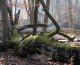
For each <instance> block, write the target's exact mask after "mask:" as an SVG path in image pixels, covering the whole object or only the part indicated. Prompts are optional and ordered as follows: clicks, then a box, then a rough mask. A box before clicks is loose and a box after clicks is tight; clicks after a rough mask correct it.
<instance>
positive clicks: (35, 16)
mask: <svg viewBox="0 0 80 65" xmlns="http://www.w3.org/2000/svg"><path fill="white" fill-rule="evenodd" d="M36 4H39V0H35V10H34V23H33V35H36V33H37V20H38V5H36Z"/></svg>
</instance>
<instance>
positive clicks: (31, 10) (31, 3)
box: [28, 0, 34, 24]
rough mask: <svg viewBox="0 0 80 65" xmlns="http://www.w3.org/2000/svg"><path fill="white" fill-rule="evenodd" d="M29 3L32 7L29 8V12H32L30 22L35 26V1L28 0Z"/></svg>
mask: <svg viewBox="0 0 80 65" xmlns="http://www.w3.org/2000/svg"><path fill="white" fill-rule="evenodd" d="M28 2H29V5H32V6H29V12H30V21H31V24H33V21H34V6H33V5H34V0H28Z"/></svg>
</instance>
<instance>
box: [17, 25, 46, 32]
mask: <svg viewBox="0 0 80 65" xmlns="http://www.w3.org/2000/svg"><path fill="white" fill-rule="evenodd" d="M32 27H33V24H30V25H24V26H22V27H20V28H19V29H18V32H20V31H22V30H24V29H26V28H32ZM37 27H47V25H46V24H37Z"/></svg>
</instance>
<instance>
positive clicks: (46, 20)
mask: <svg viewBox="0 0 80 65" xmlns="http://www.w3.org/2000/svg"><path fill="white" fill-rule="evenodd" d="M49 6H50V0H46V7H47V9H48V11H49ZM44 23H45V24H47V23H48V16H47V14H45V16H44ZM46 30H47V27H44V28H43V31H44V32H46Z"/></svg>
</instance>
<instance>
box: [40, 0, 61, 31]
mask: <svg viewBox="0 0 80 65" xmlns="http://www.w3.org/2000/svg"><path fill="white" fill-rule="evenodd" d="M39 1H40V2H41V4H42V6H43V8H44V11H45V13H46V14H47V16H48V17H49V18H50V20H51V21H52V23H53V24H54V25H55V27H56V32H58V31H60V27H59V25H58V24H57V22H56V21H55V19H54V18H53V17H52V15H51V14H50V13H49V11H48V9H47V7H46V5H45V3H44V1H43V0H39Z"/></svg>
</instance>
